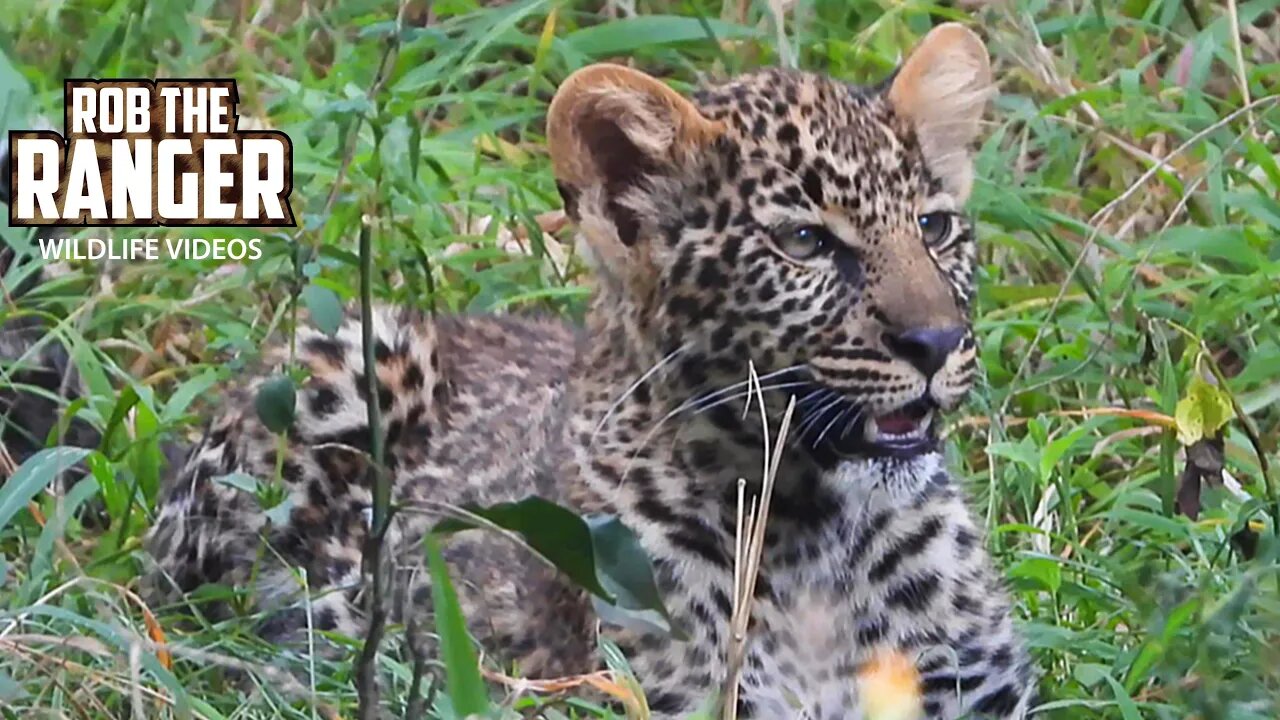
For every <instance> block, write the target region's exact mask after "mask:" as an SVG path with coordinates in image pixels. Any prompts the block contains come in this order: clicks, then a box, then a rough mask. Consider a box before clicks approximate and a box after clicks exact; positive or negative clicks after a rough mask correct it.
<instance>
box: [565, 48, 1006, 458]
mask: <svg viewBox="0 0 1280 720" xmlns="http://www.w3.org/2000/svg"><path fill="white" fill-rule="evenodd" d="M992 90H993V86H992V82H991V71H990V66H989V62H988V57H987V51H986V47H985V46H984V45H983V43H982V41H981V40H980V39H979V38H978V37H977V35H975V34H974V33H973V32H972V31H970V30H968V29H966V28H964V27H963V26H960V25H956V24H947V25H943V26H940V27H938V28H936V29H934V30H933V31H932V32H930V33H929V34H928V35H927V36H926V37H925V38H924V39H923V40H922V41H921V43H920V45H919V46H918V47H917V48H916V49H915V50H914V51H913V52H912V53H911V54H910V55H909V56H908V57H907V59H906V61H905V62H904V63H903V64H902V65H901V66H900V67H899V68H898V70H897V72H896V73H895V74H894V75H893V77H892V78H891V79H890V80H889V81H888V82H886V83H884V84H883V85H881V86H879V87H874V88H862V87H855V86H851V85H848V84H845V83H842V82H839V81H836V80H833V79H831V78H828V77H825V76H821V75H815V74H809V73H801V72H786V71H779V70H766V71H761V72H757V73H754V74H750V75H746V76H742V77H739V78H736V79H734V80H732V81H730V82H728V83H726V84H723V85H719V86H714V87H709V88H706V89H703V90H701V91H699V92H698V93H696V94H695V95H694V96H693V97H692V98H691V99H690V98H686V97H684V96H682V95H681V94H679V93H677V92H675V91H674V90H672V89H671V88H669V87H668V86H667V85H665V84H663V83H662V82H659V81H658V80H656V79H654V78H652V77H650V76H648V75H645V74H644V73H641V72H639V71H636V70H632V69H629V68H625V67H621V66H617V65H593V66H590V67H587V68H584V69H582V70H580V71H578V72H576V73H575V74H573V75H572V76H571V77H569V79H568V80H566V81H565V82H564V84H563V85H562V86H561V88H560V90H559V92H558V93H557V95H556V97H555V99H554V100H553V101H552V104H551V109H550V113H549V116H548V122H547V137H548V141H549V144H550V149H551V156H552V161H553V164H554V167H555V172H556V177H557V180H558V183H559V186H560V189H561V193H562V195H563V196H564V198H565V201H566V206H567V208H568V210H569V212H570V214H571V215H572V216H573V217H574V219H576V220H577V221H578V223H579V227H580V230H581V233H582V235H583V236H584V238H585V240H586V242H587V245H588V247H589V251H590V252H589V254H590V256H591V258H592V259H593V262H594V263H595V265H596V270H597V274H598V276H599V280H600V286H601V287H600V288H599V290H598V293H599V297H600V299H599V300H597V306H596V307H597V312H613V313H617V314H618V315H619V316H626V317H628V318H630V322H631V324H632V325H633V326H634V327H635V328H637V329H638V330H637V333H638V334H641V335H643V336H644V337H645V338H648V339H649V341H650V342H651V344H652V347H651V348H650V349H651V350H652V351H653V355H654V356H655V357H664V356H666V355H667V354H669V353H673V352H676V351H677V350H679V351H680V353H682V360H681V362H680V365H679V377H680V382H683V383H685V384H686V385H687V386H688V389H689V391H690V393H691V394H694V395H696V394H698V393H701V392H706V391H708V390H714V389H716V388H724V387H725V386H727V385H729V384H731V383H733V382H735V381H740V380H742V378H743V377H744V374H745V368H746V366H747V361H748V360H750V361H752V362H754V364H755V366H756V368H757V369H758V370H759V372H760V373H761V374H762V376H763V377H765V378H766V379H767V382H766V383H765V387H769V386H770V385H774V386H777V387H781V388H787V389H789V391H790V392H793V393H795V394H796V395H797V397H798V398H800V400H801V402H800V409H801V411H802V413H803V415H804V421H803V422H802V424H801V426H800V427H801V428H802V431H803V437H806V438H808V439H809V441H810V442H811V443H812V444H813V446H814V447H822V448H825V449H827V450H830V451H834V452H836V453H837V454H839V455H844V456H869V455H870V456H874V455H891V456H898V457H903V456H914V455H917V454H919V453H921V452H924V451H927V450H929V449H930V448H931V447H932V445H933V442H934V440H933V437H934V433H933V431H932V428H933V426H934V425H935V423H934V422H933V421H934V416H935V411H937V410H946V409H949V408H952V407H954V406H955V405H956V404H957V403H959V402H960V400H961V399H962V398H963V396H964V395H965V393H966V392H967V391H968V389H969V388H970V386H971V385H972V383H973V379H974V375H975V373H976V370H977V360H976V352H975V344H974V340H973V334H972V322H971V319H970V301H971V299H972V296H973V265H974V256H975V247H974V239H973V234H972V230H971V226H970V223H969V220H968V219H967V218H966V216H965V215H964V214H963V212H962V210H963V206H964V203H965V201H966V200H967V198H968V196H969V192H970V188H971V186H972V182H973V180H972V145H973V143H974V140H975V139H976V137H977V135H978V131H979V122H980V119H981V115H982V112H983V109H984V107H985V105H986V103H987V100H988V98H989V96H990V95H991V94H992Z"/></svg>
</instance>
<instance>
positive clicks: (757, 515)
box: [720, 364, 796, 720]
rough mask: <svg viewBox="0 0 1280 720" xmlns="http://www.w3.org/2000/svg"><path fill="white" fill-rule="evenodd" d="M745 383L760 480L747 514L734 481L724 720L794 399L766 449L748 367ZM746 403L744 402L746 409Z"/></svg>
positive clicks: (734, 702)
mask: <svg viewBox="0 0 1280 720" xmlns="http://www.w3.org/2000/svg"><path fill="white" fill-rule="evenodd" d="M748 372H749V375H748V383H749V388H750V392H752V393H754V396H755V399H756V401H757V403H758V405H759V408H760V424H761V428H762V430H763V431H764V478H763V480H762V482H761V487H760V495H759V496H758V498H757V497H753V498H752V499H751V509H750V511H749V512H748V511H745V510H746V508H745V505H746V489H747V481H746V480H745V479H742V478H739V480H738V518H737V521H738V523H737V532H736V534H735V537H734V548H733V549H734V553H733V616H732V617H731V618H730V620H729V653H728V656H729V663H728V672H727V673H726V675H725V685H724V690H723V692H721V694H720V697H721V702H722V710H721V716H722V717H723V718H724V720H736V718H737V717H738V685H739V683H740V682H741V680H742V666H743V664H744V663H745V662H746V658H747V641H748V637H747V629H748V625H749V624H750V622H751V599H752V598H753V597H754V596H755V587H756V577H757V576H758V575H759V572H760V558H761V556H762V555H763V554H764V530H765V525H766V523H767V522H768V519H769V501H770V500H771V499H772V497H773V485H774V481H775V480H776V479H777V476H778V463H779V460H780V459H781V457H782V449H783V443H785V442H786V439H787V431H788V429H789V428H790V426H791V416H792V414H793V413H794V412H795V409H796V399H795V396H792V397H791V400H790V401H789V402H788V403H787V411H786V413H785V414H783V416H782V423H781V425H779V427H778V437H777V440H776V442H775V443H774V444H773V445H772V450H771V449H770V443H769V415H768V413H767V412H766V411H765V404H764V390H763V389H762V388H761V385H760V376H759V375H757V374H756V368H755V365H754V364H752V365H751V366H750V367H749V370H748ZM749 407H750V400H748V408H749Z"/></svg>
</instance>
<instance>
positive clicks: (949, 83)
mask: <svg viewBox="0 0 1280 720" xmlns="http://www.w3.org/2000/svg"><path fill="white" fill-rule="evenodd" d="M994 94H995V86H994V85H993V84H992V82H991V62H990V60H989V59H988V57H987V46H986V45H984V44H983V43H982V39H981V38H979V37H978V36H977V34H975V33H974V32H973V31H972V30H970V29H969V28H967V27H965V26H963V25H960V24H959V23H945V24H943V25H939V26H938V27H936V28H934V29H933V30H931V31H930V32H929V34H928V35H925V37H924V39H923V40H921V41H920V44H919V45H918V46H916V49H915V50H914V51H912V53H911V55H910V57H908V58H907V61H906V62H905V63H903V64H902V67H901V68H899V69H898V73H897V75H895V76H894V79H893V84H892V86H891V87H890V88H889V102H890V104H892V105H893V109H894V111H895V112H897V114H898V115H899V116H901V117H903V118H905V119H906V120H907V121H909V122H910V123H911V124H912V125H913V126H914V128H915V131H916V137H917V139H918V140H919V142H920V148H921V150H922V151H923V153H924V159H925V162H926V163H928V164H929V169H930V171H931V172H932V173H933V174H934V176H935V177H937V178H938V179H940V180H941V181H942V184H943V187H944V188H945V189H946V190H947V192H949V193H951V194H952V195H954V196H955V198H956V200H957V201H959V202H963V201H964V200H966V199H967V198H968V197H969V190H970V188H971V187H972V185H973V160H972V157H971V149H970V146H971V144H972V143H973V141H974V139H975V138H977V137H978V131H979V129H980V127H979V121H980V120H981V119H982V112H983V110H984V109H985V108H986V105H987V101H988V100H989V99H990V98H991V96H992V95H994Z"/></svg>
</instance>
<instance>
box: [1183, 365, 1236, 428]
mask: <svg viewBox="0 0 1280 720" xmlns="http://www.w3.org/2000/svg"><path fill="white" fill-rule="evenodd" d="M1233 417H1235V410H1233V409H1232V407H1231V399H1230V398H1228V397H1227V394H1226V393H1224V392H1223V391H1222V390H1220V389H1219V388H1217V387H1215V386H1213V385H1210V384H1209V383H1207V382H1205V381H1204V379H1203V378H1201V377H1199V376H1197V377H1195V378H1194V379H1193V380H1192V381H1191V386H1190V387H1189V388H1187V394H1186V397H1184V398H1182V399H1181V400H1179V401H1178V405H1177V407H1176V408H1175V409H1174V413H1173V419H1174V422H1175V423H1176V424H1177V427H1178V440H1179V442H1181V443H1182V444H1183V445H1192V444H1194V443H1195V442H1196V441H1198V440H1200V439H1202V438H1205V437H1213V436H1215V435H1217V434H1218V431H1219V430H1221V429H1222V426H1223V425H1226V424H1227V422H1229V421H1230V420H1231V418H1233Z"/></svg>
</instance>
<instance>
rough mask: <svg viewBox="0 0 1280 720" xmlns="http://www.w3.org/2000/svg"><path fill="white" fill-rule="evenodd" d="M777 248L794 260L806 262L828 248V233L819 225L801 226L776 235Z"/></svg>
mask: <svg viewBox="0 0 1280 720" xmlns="http://www.w3.org/2000/svg"><path fill="white" fill-rule="evenodd" d="M777 242H778V248H779V249H781V250H782V252H784V253H786V254H787V255H789V256H791V258H793V259H795V260H808V259H810V258H813V257H815V256H817V255H818V254H819V253H821V252H823V251H824V250H827V249H829V248H830V245H831V243H830V233H828V232H827V229H826V228H824V227H822V226H821V225H801V226H799V227H794V228H788V229H785V230H783V231H782V232H781V233H779V234H778V238H777Z"/></svg>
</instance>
